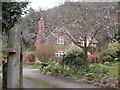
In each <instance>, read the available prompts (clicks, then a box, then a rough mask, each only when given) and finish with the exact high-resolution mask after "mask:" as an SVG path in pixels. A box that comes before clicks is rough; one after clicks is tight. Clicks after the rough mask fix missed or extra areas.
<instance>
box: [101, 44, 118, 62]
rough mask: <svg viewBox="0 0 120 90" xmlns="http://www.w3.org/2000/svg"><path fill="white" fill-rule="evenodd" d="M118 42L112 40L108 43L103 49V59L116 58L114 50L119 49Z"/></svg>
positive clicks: (111, 59) (112, 59)
mask: <svg viewBox="0 0 120 90" xmlns="http://www.w3.org/2000/svg"><path fill="white" fill-rule="evenodd" d="M119 47H120V44H119V43H118V42H113V43H110V44H109V45H108V48H107V49H105V50H103V61H104V62H106V61H109V62H113V61H114V60H116V59H115V58H117V57H118V56H117V53H116V51H117V50H118V49H119Z"/></svg>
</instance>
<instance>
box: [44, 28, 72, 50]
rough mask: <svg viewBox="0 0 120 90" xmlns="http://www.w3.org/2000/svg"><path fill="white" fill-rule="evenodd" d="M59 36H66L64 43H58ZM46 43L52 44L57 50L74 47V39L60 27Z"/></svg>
mask: <svg viewBox="0 0 120 90" xmlns="http://www.w3.org/2000/svg"><path fill="white" fill-rule="evenodd" d="M59 37H63V38H64V44H57V40H58V39H59ZM45 44H46V45H47V44H49V45H51V46H54V48H55V50H56V52H57V51H63V52H65V51H66V50H67V49H69V48H70V47H72V41H71V39H70V38H69V36H68V35H67V33H65V32H64V30H63V28H59V29H58V30H56V31H55V32H54V33H52V34H51V35H50V36H49V38H48V39H47V40H46V41H45Z"/></svg>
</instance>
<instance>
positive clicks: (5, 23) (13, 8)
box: [2, 2, 28, 32]
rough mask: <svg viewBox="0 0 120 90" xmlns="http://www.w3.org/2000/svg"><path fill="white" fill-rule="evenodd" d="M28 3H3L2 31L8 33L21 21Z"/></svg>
mask: <svg viewBox="0 0 120 90" xmlns="http://www.w3.org/2000/svg"><path fill="white" fill-rule="evenodd" d="M27 4H28V2H2V31H3V32H4V31H5V32H8V30H10V29H11V28H12V27H13V26H14V24H15V23H16V22H17V21H18V19H20V17H21V14H22V12H23V11H22V10H23V9H24V8H26V6H27Z"/></svg>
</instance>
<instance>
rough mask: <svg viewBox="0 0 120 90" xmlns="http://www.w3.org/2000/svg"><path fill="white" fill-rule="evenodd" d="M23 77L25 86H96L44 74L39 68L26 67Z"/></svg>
mask: <svg viewBox="0 0 120 90" xmlns="http://www.w3.org/2000/svg"><path fill="white" fill-rule="evenodd" d="M23 77H24V78H23V86H24V88H96V87H95V86H92V85H90V84H83V83H81V84H78V83H75V82H73V81H71V80H68V79H66V78H64V77H55V76H48V75H43V74H41V73H39V70H38V69H27V68H26V69H24V70H23Z"/></svg>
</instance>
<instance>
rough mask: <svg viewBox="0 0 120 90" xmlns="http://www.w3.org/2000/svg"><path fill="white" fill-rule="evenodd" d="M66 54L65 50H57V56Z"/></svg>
mask: <svg viewBox="0 0 120 90" xmlns="http://www.w3.org/2000/svg"><path fill="white" fill-rule="evenodd" d="M63 55H64V52H63V51H57V52H56V56H57V57H62V56H63Z"/></svg>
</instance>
